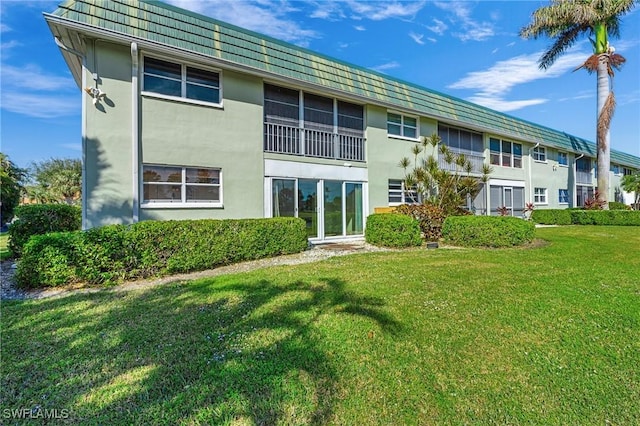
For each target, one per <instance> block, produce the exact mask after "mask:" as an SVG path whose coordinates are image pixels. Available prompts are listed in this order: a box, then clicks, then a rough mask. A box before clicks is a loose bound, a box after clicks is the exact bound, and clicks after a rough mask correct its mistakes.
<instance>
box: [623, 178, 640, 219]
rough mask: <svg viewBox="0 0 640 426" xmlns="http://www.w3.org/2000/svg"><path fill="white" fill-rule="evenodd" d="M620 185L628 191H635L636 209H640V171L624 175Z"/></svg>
mask: <svg viewBox="0 0 640 426" xmlns="http://www.w3.org/2000/svg"><path fill="white" fill-rule="evenodd" d="M620 186H622V189H624V190H625V191H626V192H633V193H635V197H634V202H633V204H634V206H635V208H636V209H638V210H640V171H638V172H635V173H634V174H632V175H624V176H623V177H622V180H621V181H620Z"/></svg>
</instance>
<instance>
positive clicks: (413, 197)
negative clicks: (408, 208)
mask: <svg viewBox="0 0 640 426" xmlns="http://www.w3.org/2000/svg"><path fill="white" fill-rule="evenodd" d="M419 202H421V197H420V195H419V194H418V191H417V190H416V187H415V186H414V187H412V188H409V189H407V188H406V186H405V183H404V181H403V180H397V179H396V180H394V179H389V205H398V204H416V203H419Z"/></svg>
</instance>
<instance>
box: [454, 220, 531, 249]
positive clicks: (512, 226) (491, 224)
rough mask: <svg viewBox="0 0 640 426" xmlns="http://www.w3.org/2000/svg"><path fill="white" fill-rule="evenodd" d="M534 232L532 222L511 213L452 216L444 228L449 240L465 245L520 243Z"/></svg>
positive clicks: (493, 245)
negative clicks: (502, 214)
mask: <svg viewBox="0 0 640 426" xmlns="http://www.w3.org/2000/svg"><path fill="white" fill-rule="evenodd" d="M534 234H535V225H534V224H533V223H532V222H530V221H526V220H522V219H518V218H516V217H510V216H507V217H502V216H449V217H448V218H447V219H446V220H445V221H444V225H443V227H442V237H443V238H444V241H445V242H446V243H448V244H453V245H457V246H465V247H511V246H519V245H523V244H526V243H529V242H531V241H532V240H533V237H534Z"/></svg>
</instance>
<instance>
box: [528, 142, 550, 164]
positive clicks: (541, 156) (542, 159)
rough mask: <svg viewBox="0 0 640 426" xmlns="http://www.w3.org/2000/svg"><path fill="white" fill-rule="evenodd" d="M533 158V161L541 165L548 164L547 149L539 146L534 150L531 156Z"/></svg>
mask: <svg viewBox="0 0 640 426" xmlns="http://www.w3.org/2000/svg"><path fill="white" fill-rule="evenodd" d="M531 155H532V156H533V160H534V161H537V162H539V163H546V162H547V148H545V147H544V146H537V147H535V148H533V152H532V154H531Z"/></svg>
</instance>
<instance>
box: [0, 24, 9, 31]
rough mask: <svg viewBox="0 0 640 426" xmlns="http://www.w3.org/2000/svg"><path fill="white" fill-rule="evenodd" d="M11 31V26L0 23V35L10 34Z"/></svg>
mask: <svg viewBox="0 0 640 426" xmlns="http://www.w3.org/2000/svg"><path fill="white" fill-rule="evenodd" d="M9 31H11V27H10V26H8V25H7V24H2V23H0V33H8V32H9Z"/></svg>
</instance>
